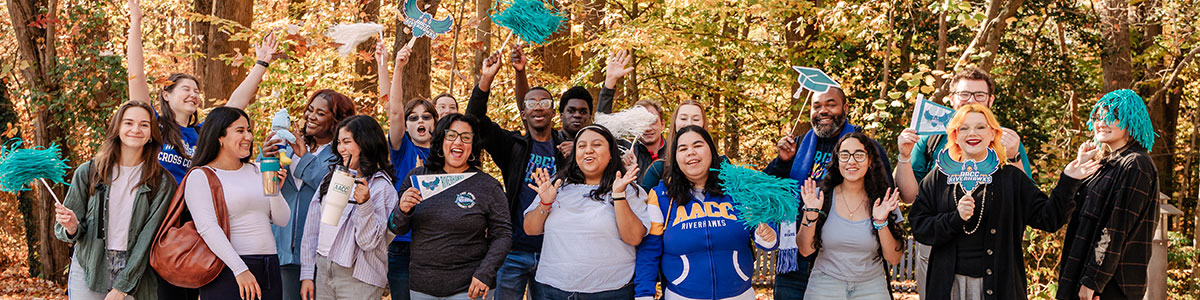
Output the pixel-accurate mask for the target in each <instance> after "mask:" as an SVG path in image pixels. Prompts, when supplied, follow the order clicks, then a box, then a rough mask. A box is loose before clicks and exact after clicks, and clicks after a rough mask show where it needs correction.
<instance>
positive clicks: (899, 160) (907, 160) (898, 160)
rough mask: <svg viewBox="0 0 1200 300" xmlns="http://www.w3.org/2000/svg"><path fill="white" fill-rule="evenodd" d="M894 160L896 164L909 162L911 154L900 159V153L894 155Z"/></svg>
mask: <svg viewBox="0 0 1200 300" xmlns="http://www.w3.org/2000/svg"><path fill="white" fill-rule="evenodd" d="M896 162H897V164H905V163H910V162H912V156H911V155H910V156H908V159H900V155H896Z"/></svg>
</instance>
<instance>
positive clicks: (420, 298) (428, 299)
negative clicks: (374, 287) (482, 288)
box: [392, 291, 491, 300]
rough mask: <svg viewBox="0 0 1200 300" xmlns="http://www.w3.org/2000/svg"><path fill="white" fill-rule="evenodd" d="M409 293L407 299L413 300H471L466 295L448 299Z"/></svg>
mask: <svg viewBox="0 0 1200 300" xmlns="http://www.w3.org/2000/svg"><path fill="white" fill-rule="evenodd" d="M409 293H410V294H409V296H408V297H409V298H410V299H413V300H471V298H468V297H467V293H458V294H454V295H450V296H449V297H435V296H430V295H428V294H425V293H422V292H418V291H411V292H409ZM395 296H396V295H392V297H393V298H392V299H396V298H394V297H395ZM488 299H491V297H488Z"/></svg>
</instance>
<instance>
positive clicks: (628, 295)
mask: <svg viewBox="0 0 1200 300" xmlns="http://www.w3.org/2000/svg"><path fill="white" fill-rule="evenodd" d="M538 285H540V286H541V289H542V292H541V293H542V297H541V298H536V299H537V300H618V299H625V300H629V299H633V283H632V282H631V283H629V284H626V285H625V286H623V287H621V288H619V289H615V290H611V291H603V292H596V293H576V292H568V291H564V290H560V289H558V288H555V287H553V286H549V285H545V284H540V283H538Z"/></svg>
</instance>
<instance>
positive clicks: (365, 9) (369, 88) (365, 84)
mask: <svg viewBox="0 0 1200 300" xmlns="http://www.w3.org/2000/svg"><path fill="white" fill-rule="evenodd" d="M401 2H403V1H401ZM400 6H401V7H403V6H404V4H403V3H401V4H400ZM358 15H359V16H362V20H359V21H360V22H364V23H365V22H379V0H367V1H366V3H363V4H362V8H360V10H359V14H358ZM401 24H403V23H401ZM400 26H401V27H403V25H400ZM396 32H397V35H399V34H401V33H404V31H396ZM378 39H379V37H378V36H375V37H371V38H369V39H367V40H366V41H364V42H362V43H361V44H358V48H357V49H355V50H356V51H358V52H363V51H366V52H367V53H371V54H372V55H370V56H368V57H371V59H370V60H366V59H362V58H361V57H357V55H355V59H354V73H355V74H358V76H360V77H361V79H360V80H357V81H355V82H354V91H356V92H360V93H368V94H378V89H376V88H375V87H376V86H377V85H378V84H379V81H378V76H379V73H377V72H379V70H378V69H379V67H376V62H375V55H374V53H375V44H376V43H378V42H379V40H378Z"/></svg>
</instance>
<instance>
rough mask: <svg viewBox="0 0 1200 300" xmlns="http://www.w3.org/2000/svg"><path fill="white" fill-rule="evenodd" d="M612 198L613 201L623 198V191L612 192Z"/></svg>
mask: <svg viewBox="0 0 1200 300" xmlns="http://www.w3.org/2000/svg"><path fill="white" fill-rule="evenodd" d="M612 199H613V201H617V200H625V192H620V193H612Z"/></svg>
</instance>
